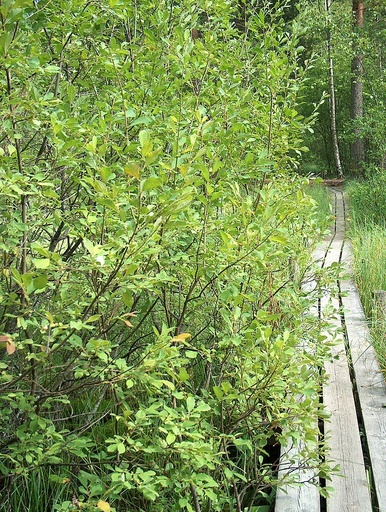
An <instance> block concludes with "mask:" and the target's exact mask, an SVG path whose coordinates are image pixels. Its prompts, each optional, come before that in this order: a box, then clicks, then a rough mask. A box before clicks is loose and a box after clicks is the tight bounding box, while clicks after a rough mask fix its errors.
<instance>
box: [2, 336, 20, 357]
mask: <svg viewBox="0 0 386 512" xmlns="http://www.w3.org/2000/svg"><path fill="white" fill-rule="evenodd" d="M0 345H1V346H2V347H3V348H5V350H6V351H7V354H9V355H11V354H13V353H14V352H15V350H16V345H15V343H14V341H13V339H12V338H11V337H10V336H0Z"/></svg>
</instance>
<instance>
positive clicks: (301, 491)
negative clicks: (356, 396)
mask: <svg viewBox="0 0 386 512" xmlns="http://www.w3.org/2000/svg"><path fill="white" fill-rule="evenodd" d="M328 245H329V239H328V240H327V241H325V242H324V243H322V244H320V245H319V246H318V247H317V249H316V250H315V252H314V254H313V259H314V261H316V262H317V263H318V264H319V265H320V266H321V265H322V264H323V261H324V257H325V254H326V251H327V247H328ZM316 286H317V283H316V281H315V280H313V279H312V278H310V279H309V280H306V281H305V283H303V285H302V289H303V290H304V291H305V292H309V293H311V292H312V291H313V290H314V289H315V288H316ZM310 314H312V315H315V316H318V304H317V303H316V304H314V305H313V306H312V307H311V310H310ZM317 421H318V419H317V412H316V411H315V424H317ZM304 444H305V443H304V442H303V441H300V442H299V445H298V446H295V445H294V444H293V443H292V442H291V440H289V441H288V443H287V445H284V446H282V447H281V451H280V466H279V474H278V480H279V482H280V481H283V480H285V478H286V476H287V475H293V474H294V473H295V474H296V476H297V480H298V482H299V485H283V486H282V487H279V488H278V490H277V494H276V501H275V512H320V495H319V491H318V488H317V487H316V486H315V485H313V484H312V482H313V481H314V482H315V481H316V480H317V481H318V477H317V475H316V473H315V470H312V469H308V468H302V467H301V463H300V457H299V455H298V454H299V451H301V450H302V449H303V448H304ZM318 482H319V481H318Z"/></svg>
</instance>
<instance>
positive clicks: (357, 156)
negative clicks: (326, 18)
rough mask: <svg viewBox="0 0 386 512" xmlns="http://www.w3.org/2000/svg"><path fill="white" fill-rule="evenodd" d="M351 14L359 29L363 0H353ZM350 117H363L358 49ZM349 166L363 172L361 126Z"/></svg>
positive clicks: (353, 76)
mask: <svg viewBox="0 0 386 512" xmlns="http://www.w3.org/2000/svg"><path fill="white" fill-rule="evenodd" d="M353 14H354V18H355V21H354V23H355V28H356V29H360V28H361V27H362V26H363V23H364V3H363V0H353ZM351 73H352V75H351V119H352V120H353V121H354V122H357V121H358V120H360V119H361V118H362V117H363V84H362V75H363V55H362V53H361V52H360V51H359V52H358V53H357V55H356V56H355V57H354V58H353V60H352V63H351ZM350 156H351V166H352V168H353V170H354V171H357V172H360V173H362V172H363V162H364V161H365V157H366V152H365V141H364V138H363V136H362V135H361V128H360V127H359V126H356V127H355V139H354V141H353V142H352V143H351V147H350Z"/></svg>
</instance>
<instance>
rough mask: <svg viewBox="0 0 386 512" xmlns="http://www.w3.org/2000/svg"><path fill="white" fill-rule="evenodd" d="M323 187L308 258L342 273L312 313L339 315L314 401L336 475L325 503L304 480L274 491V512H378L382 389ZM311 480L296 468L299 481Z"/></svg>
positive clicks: (383, 464)
mask: <svg viewBox="0 0 386 512" xmlns="http://www.w3.org/2000/svg"><path fill="white" fill-rule="evenodd" d="M329 190H330V193H331V196H332V204H333V211H334V217H335V222H334V226H333V229H332V230H331V234H330V235H329V236H328V237H327V238H326V239H325V240H324V242H323V243H322V244H320V246H319V247H318V248H317V250H316V251H315V254H314V258H315V260H316V262H317V263H318V265H319V266H320V267H323V268H328V267H329V266H331V265H334V264H336V263H338V264H343V265H344V268H345V272H344V273H343V274H345V275H344V276H343V277H342V278H340V279H339V280H338V282H337V283H336V284H337V291H338V293H335V294H332V293H331V290H325V291H324V293H323V296H322V298H321V299H320V300H319V303H318V305H317V308H315V310H316V309H317V311H315V314H318V315H319V317H320V318H322V317H323V314H324V313H323V311H324V309H325V308H326V307H328V306H329V304H331V303H332V305H333V306H334V307H335V308H336V309H337V310H339V314H338V315H336V318H335V319H334V320H333V322H332V325H333V326H334V327H336V328H337V330H338V333H339V334H338V343H337V344H336V345H335V346H334V347H333V356H334V359H333V361H332V362H329V363H328V364H327V365H326V367H325V370H326V373H327V374H328V382H327V384H326V385H324V386H323V396H322V398H321V399H322V400H323V403H324V405H325V407H326V409H327V411H328V412H329V414H330V415H331V416H330V419H329V420H328V421H326V422H325V423H324V436H325V438H326V439H327V443H328V447H329V450H330V453H329V456H328V457H329V459H330V460H332V461H333V463H334V464H337V465H339V467H340V474H339V475H334V476H333V477H332V480H331V482H327V483H326V484H325V485H326V486H328V487H333V488H334V491H333V492H331V494H330V496H329V497H328V498H327V499H325V498H321V497H320V496H319V494H318V493H317V492H316V489H315V487H314V486H313V485H310V484H308V483H305V484H302V485H300V486H299V487H291V488H290V487H287V488H286V489H285V490H283V491H282V490H279V491H278V495H277V498H276V507H275V512H386V485H385V482H386V386H385V382H384V379H383V376H382V373H381V371H380V368H379V364H378V361H377V359H376V356H375V352H374V349H373V347H372V345H371V343H370V333H369V329H368V325H367V320H366V318H365V315H364V312H363V308H362V305H361V302H360V299H359V294H358V290H357V288H356V285H355V282H354V280H353V271H352V248H351V243H350V241H349V240H348V238H347V236H346V229H347V222H348V219H347V201H346V199H345V194H344V191H343V189H341V188H340V187H330V188H329ZM289 451H290V452H291V453H290V456H291V458H293V457H294V453H293V451H294V449H293V447H291V448H290V449H289V450H288V449H287V450H286V449H283V450H282V458H283V459H284V460H287V462H288V455H289V453H288V452H289ZM295 458H296V456H295ZM285 471H289V470H288V464H287V467H286V469H285V470H284V469H283V470H281V471H280V472H281V473H283V472H285ZM290 471H293V468H292V469H290ZM280 472H279V476H280ZM315 478H316V477H315V475H313V474H312V473H311V472H308V473H307V470H302V474H301V480H302V481H307V479H315Z"/></svg>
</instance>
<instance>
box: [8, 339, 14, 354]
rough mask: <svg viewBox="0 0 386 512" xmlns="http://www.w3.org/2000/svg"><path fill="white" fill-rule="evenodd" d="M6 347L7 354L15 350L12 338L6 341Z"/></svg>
mask: <svg viewBox="0 0 386 512" xmlns="http://www.w3.org/2000/svg"><path fill="white" fill-rule="evenodd" d="M6 349H7V354H9V355H11V354H13V353H14V352H15V350H16V345H15V343H14V342H13V341H12V340H9V341H7V347H6Z"/></svg>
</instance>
